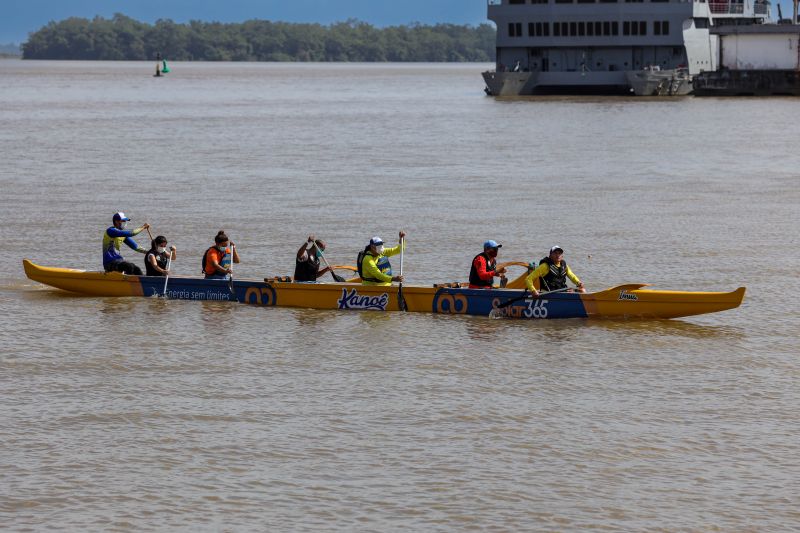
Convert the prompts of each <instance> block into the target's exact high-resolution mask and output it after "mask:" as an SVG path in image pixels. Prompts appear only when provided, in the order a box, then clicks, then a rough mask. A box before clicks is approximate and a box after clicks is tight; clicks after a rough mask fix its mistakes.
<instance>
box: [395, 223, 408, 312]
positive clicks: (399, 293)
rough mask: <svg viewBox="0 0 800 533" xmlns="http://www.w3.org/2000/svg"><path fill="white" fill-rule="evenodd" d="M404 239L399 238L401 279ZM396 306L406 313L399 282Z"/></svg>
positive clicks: (401, 284) (406, 306) (401, 283)
mask: <svg viewBox="0 0 800 533" xmlns="http://www.w3.org/2000/svg"><path fill="white" fill-rule="evenodd" d="M405 240H406V238H405V237H401V238H400V277H401V278H402V277H403V249H404V248H405V246H404V244H405ZM397 304H398V305H399V306H400V310H401V311H408V305H407V304H406V299H405V298H403V282H402V281H400V285H399V287H398V289H397Z"/></svg>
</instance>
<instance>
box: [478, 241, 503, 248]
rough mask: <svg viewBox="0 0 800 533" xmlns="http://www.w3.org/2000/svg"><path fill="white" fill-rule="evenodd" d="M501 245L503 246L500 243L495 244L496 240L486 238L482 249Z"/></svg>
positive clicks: (500, 246)
mask: <svg viewBox="0 0 800 533" xmlns="http://www.w3.org/2000/svg"><path fill="white" fill-rule="evenodd" d="M502 247H503V245H502V244H497V241H493V240H488V241H486V242H485V243H483V249H484V250H485V249H486V248H502Z"/></svg>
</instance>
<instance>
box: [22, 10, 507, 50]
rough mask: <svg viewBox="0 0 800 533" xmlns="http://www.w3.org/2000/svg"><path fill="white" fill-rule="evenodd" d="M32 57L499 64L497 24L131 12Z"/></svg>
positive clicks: (76, 26) (63, 26)
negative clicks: (149, 20) (182, 19)
mask: <svg viewBox="0 0 800 533" xmlns="http://www.w3.org/2000/svg"><path fill="white" fill-rule="evenodd" d="M22 50H23V58H24V59H84V60H85V59H100V60H147V59H153V58H155V56H156V53H159V52H160V53H161V54H163V55H164V57H165V58H167V59H171V60H173V61H193V60H195V61H493V60H494V55H495V29H494V27H493V26H491V25H489V24H481V25H480V26H477V27H473V26H458V25H454V24H437V25H435V26H424V25H417V24H415V25H410V26H392V27H387V28H376V27H375V26H372V25H370V24H367V23H365V22H360V21H357V20H349V21H347V22H340V23H336V24H332V25H330V26H323V25H320V24H292V23H286V22H270V21H267V20H248V21H246V22H242V23H235V24H223V23H219V22H200V21H194V20H193V21H191V22H189V23H188V24H176V23H175V22H173V21H171V20H158V21H157V22H156V23H155V24H146V23H143V22H139V21H137V20H134V19H132V18H130V17H126V16H125V15H120V14H117V15H114V17H113V18H111V19H105V18H102V17H96V18H94V19H93V20H87V19H83V18H69V19H66V20H63V21H61V22H51V23H50V24H48V25H47V26H45V27H43V28H41V29H40V30H39V31H37V32H35V33H32V34H31V35H30V37H29V38H28V42H26V43H24V44H23V46H22Z"/></svg>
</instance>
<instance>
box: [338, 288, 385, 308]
mask: <svg viewBox="0 0 800 533" xmlns="http://www.w3.org/2000/svg"><path fill="white" fill-rule="evenodd" d="M336 303H338V304H339V309H372V310H376V311H386V304H388V303H389V295H388V294H387V293H385V292H384V293H383V294H380V295H377V296H362V295H360V294H358V290H357V289H353V290H351V291H348V290H347V289H342V297H341V298H339V299H338V300H337V301H336Z"/></svg>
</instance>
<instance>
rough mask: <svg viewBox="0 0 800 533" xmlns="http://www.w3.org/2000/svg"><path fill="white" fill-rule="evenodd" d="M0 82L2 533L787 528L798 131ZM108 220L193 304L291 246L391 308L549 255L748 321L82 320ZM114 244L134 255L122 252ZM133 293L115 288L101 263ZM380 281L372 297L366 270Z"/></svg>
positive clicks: (337, 89)
mask: <svg viewBox="0 0 800 533" xmlns="http://www.w3.org/2000/svg"><path fill="white" fill-rule="evenodd" d="M171 67H172V69H173V72H172V73H170V74H169V75H168V76H167V77H164V78H161V79H154V78H153V77H152V76H151V70H152V69H153V65H152V64H150V63H84V62H22V61H16V60H5V61H0V154H2V165H0V190H1V191H2V192H1V193H0V314H2V317H3V327H2V328H1V329H0V524H2V525H1V526H0V528H2V529H5V530H12V531H26V530H31V531H41V530H58V529H61V530H65V531H143V530H144V531H147V530H161V531H276V530H278V531H311V530H313V531H317V530H324V531H347V532H349V531H471V530H481V531H486V530H489V531H532V530H537V531H541V530H545V531H575V530H603V531H640V530H663V531H674V530H683V531H688V530H691V531H770V530H771V531H777V530H791V529H794V530H797V529H798V528H800V414H799V413H800V349H799V348H798V336H799V335H800V306H798V304H797V298H798V296H797V295H798V292H800V280H799V278H798V269H799V268H800V246H799V245H800V242H798V228H799V227H800V208H799V207H798V205H799V203H800V148H799V147H800V144H799V141H798V139H800V126H798V117H799V116H800V100H799V99H790V98H772V99H757V98H745V99H700V98H691V97H689V98H675V99H641V98H632V97H631V98H606V97H603V98H565V97H548V98H540V99H528V100H495V99H492V98H488V97H485V96H484V95H483V93H482V88H483V85H482V80H481V78H480V71H481V70H482V69H485V68H486V67H487V66H486V65H469V64H467V65H425V64H422V65H359V64H353V65H319V64H289V65H282V64H181V63H175V64H173V65H171ZM118 210H122V211H125V212H126V213H127V214H128V215H129V216H131V217H132V218H133V219H134V223H141V222H145V221H148V222H150V223H151V224H152V225H153V229H154V231H155V232H156V233H163V234H164V235H166V236H167V238H168V239H169V240H170V242H171V243H173V244H175V245H176V246H177V247H178V254H179V258H178V261H177V262H176V263H175V264H174V269H175V271H176V272H177V273H181V274H185V275H195V274H197V273H198V271H199V268H200V267H199V263H200V257H201V255H202V252H203V251H204V250H205V248H206V247H207V246H209V245H210V244H211V239H212V237H213V235H214V234H215V233H216V232H217V230H219V229H225V230H226V231H227V232H228V233H229V234H230V235H231V237H232V239H233V241H234V242H235V243H236V244H237V246H238V247H239V250H240V252H241V255H242V260H243V262H242V264H241V265H239V266H238V268H237V270H236V273H237V276H238V277H241V278H253V279H260V278H263V277H264V276H272V275H277V274H282V275H288V274H291V273H292V270H293V260H294V259H293V256H294V253H295V252H296V250H297V248H298V247H299V246H300V244H301V243H302V242H303V240H304V239H305V237H306V236H307V235H308V234H309V233H315V234H316V235H317V236H319V237H321V238H323V239H325V240H327V242H328V245H329V249H328V254H327V255H328V257H329V259H331V260H332V261H333V262H334V263H338V264H353V263H354V261H355V256H356V254H357V252H358V250H359V249H360V248H362V247H363V246H364V245H365V244H366V242H367V240H368V239H369V238H370V237H371V236H372V235H375V234H377V235H381V236H383V238H384V239H386V240H387V241H389V242H392V241H394V240H395V239H396V235H397V231H398V230H400V229H404V230H406V231H407V232H408V252H407V254H406V256H405V258H404V273H405V274H406V278H407V282H408V283H411V284H430V283H434V282H442V281H456V280H463V279H465V278H466V276H467V273H468V265H469V262H470V260H471V258H472V257H473V256H474V255H475V254H476V253H478V252H479V251H480V246H481V243H482V242H483V241H484V240H486V239H496V240H498V241H500V242H502V243H503V244H504V247H503V248H502V249H501V259H505V260H520V261H529V260H534V259H535V260H538V259H540V258H541V257H542V256H543V255H544V254H545V252H546V250H547V249H548V248H549V247H550V246H551V245H553V244H560V245H561V246H562V247H563V248H564V249H565V250H566V254H565V258H566V259H567V261H568V262H569V264H570V265H571V267H572V269H573V270H574V271H575V272H576V273H577V274H578V275H579V276H580V277H581V278H582V279H583V280H584V281H585V283H586V285H587V287H588V288H589V290H600V289H604V288H606V287H609V286H612V285H616V284H620V283H634V282H641V283H651V284H653V285H654V286H655V287H656V288H661V289H685V290H722V291H727V290H733V289H735V288H736V287H739V286H746V287H747V295H746V297H745V301H744V303H743V305H742V306H741V307H740V308H738V309H735V310H731V311H727V312H724V313H719V314H712V315H705V316H699V317H692V318H686V319H682V320H671V321H627V322H626V321H602V320H600V321H587V320H562V321H556V320H552V321H538V322H525V321H512V320H491V319H487V318H468V317H467V318H465V317H450V316H434V315H426V314H409V315H404V314H400V313H391V314H378V313H370V312H342V311H314V310H304V309H265V308H256V307H249V306H244V305H232V304H228V303H224V302H192V301H164V300H159V299H145V298H141V299H135V298H131V299H124V298H85V297H75V296H70V295H67V294H66V293H60V292H58V291H55V290H50V289H47V288H45V287H43V286H40V285H38V284H36V283H33V282H31V281H29V280H27V278H26V277H25V275H24V273H23V270H22V264H21V259H22V258H23V257H28V258H30V259H32V260H34V261H35V262H37V263H40V264H44V265H50V266H64V267H75V268H85V269H97V268H98V267H99V266H100V260H101V246H100V244H101V243H100V239H101V233H102V231H103V230H104V229H105V228H106V227H107V226H108V225H109V224H110V217H111V215H112V214H113V213H114V212H115V211H118ZM137 240H139V242H141V243H145V241H146V238H144V239H142V238H141V237H139V238H137ZM127 256H128V258H132V259H133V260H135V261H137V262H139V261H141V258H142V256H141V255H138V254H133V253H132V252H131V253H129V254H127ZM395 268H397V265H395Z"/></svg>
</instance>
